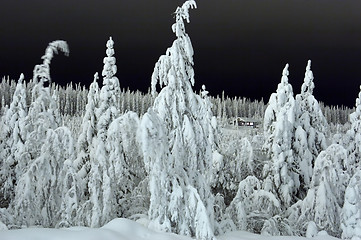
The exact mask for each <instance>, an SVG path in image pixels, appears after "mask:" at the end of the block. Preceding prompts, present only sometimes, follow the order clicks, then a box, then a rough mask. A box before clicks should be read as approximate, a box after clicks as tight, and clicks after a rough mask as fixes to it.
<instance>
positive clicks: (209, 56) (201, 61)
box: [0, 0, 361, 106]
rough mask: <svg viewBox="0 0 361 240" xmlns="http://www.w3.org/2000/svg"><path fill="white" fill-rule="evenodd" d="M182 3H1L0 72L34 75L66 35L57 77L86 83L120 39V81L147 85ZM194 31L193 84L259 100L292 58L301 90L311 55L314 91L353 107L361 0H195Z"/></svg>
mask: <svg viewBox="0 0 361 240" xmlns="http://www.w3.org/2000/svg"><path fill="white" fill-rule="evenodd" d="M182 3H183V1H181V0H152V1H149V0H127V1H125V0H90V1H89V0H88V1H84V0H77V1H68V0H31V1H30V0H2V1H1V7H0V76H4V75H9V76H10V77H11V78H13V79H17V78H18V77H19V75H20V73H24V74H25V78H26V79H30V78H31V77H32V70H33V67H34V65H36V64H39V63H41V59H40V57H41V56H42V55H43V53H44V50H45V48H46V46H47V44H48V43H49V42H51V41H53V40H56V39H63V40H66V41H67V42H68V44H69V46H70V56H69V58H66V57H63V56H56V57H55V58H54V59H53V62H52V65H51V76H52V79H53V81H55V82H57V83H60V84H62V85H64V84H66V83H67V82H70V81H73V82H82V83H84V84H86V85H88V84H89V83H90V82H91V81H92V80H93V75H94V73H95V72H100V73H101V71H102V67H103V57H104V56H105V43H106V41H107V39H108V38H109V36H112V37H113V40H114V41H115V51H116V58H117V66H118V73H117V76H118V78H119V80H120V82H121V85H122V87H125V88H127V87H129V88H130V89H132V90H135V89H139V90H142V91H146V89H147V88H148V87H149V86H150V77H151V74H152V71H153V67H154V64H155V62H156V61H157V60H158V58H159V56H160V55H162V54H164V53H165V51H166V49H167V47H169V46H171V44H172V42H173V40H174V35H173V33H172V31H171V25H172V23H173V21H174V19H173V15H172V13H173V12H174V10H175V9H176V7H177V6H178V5H181V4H182ZM197 4H198V9H196V10H192V11H191V23H190V24H188V25H187V26H186V27H187V32H188V34H189V35H190V38H191V40H192V43H193V47H194V51H195V56H194V58H195V72H196V88H197V89H199V86H201V85H202V84H205V85H206V86H207V88H208V90H209V91H210V92H211V94H212V95H217V94H220V93H221V91H222V90H225V93H226V94H227V95H231V96H242V97H243V96H244V97H250V98H253V99H260V98H262V97H263V98H264V99H265V101H266V102H267V101H268V99H269V96H270V94H271V93H272V92H274V91H275V90H276V88H277V84H278V83H279V82H280V79H281V73H282V69H283V67H284V65H285V64H286V63H289V64H290V69H289V70H290V76H289V81H290V83H291V84H292V85H293V88H294V92H295V93H296V94H297V93H299V91H300V90H299V89H300V86H301V84H302V82H303V78H304V71H305V67H306V64H307V60H308V59H311V60H312V70H313V73H314V76H315V85H316V89H315V96H316V98H317V99H318V100H320V101H324V102H326V103H328V104H339V105H341V104H344V105H348V106H353V105H354V102H355V98H356V97H357V94H358V91H359V85H360V84H361V1H360V0H353V1H350V0H198V1H197Z"/></svg>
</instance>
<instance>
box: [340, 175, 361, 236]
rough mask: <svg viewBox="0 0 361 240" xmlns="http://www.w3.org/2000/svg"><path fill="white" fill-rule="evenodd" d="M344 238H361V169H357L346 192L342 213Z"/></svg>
mask: <svg viewBox="0 0 361 240" xmlns="http://www.w3.org/2000/svg"><path fill="white" fill-rule="evenodd" d="M341 228H342V239H350V240H351V239H361V171H360V169H357V170H356V171H355V175H353V177H352V178H351V180H350V182H349V184H348V186H347V188H346V192H345V202H344V204H343V208H342V213H341Z"/></svg>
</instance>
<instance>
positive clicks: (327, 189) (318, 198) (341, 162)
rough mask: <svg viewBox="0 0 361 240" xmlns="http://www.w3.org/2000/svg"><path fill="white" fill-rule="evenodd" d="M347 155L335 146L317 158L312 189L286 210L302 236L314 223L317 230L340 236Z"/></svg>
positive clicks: (346, 177)
mask: <svg viewBox="0 0 361 240" xmlns="http://www.w3.org/2000/svg"><path fill="white" fill-rule="evenodd" d="M346 164H347V152H346V150H345V149H344V148H343V147H342V146H341V145H338V144H333V145H331V146H329V147H328V148H327V149H326V150H324V151H322V152H321V153H320V154H319V156H318V157H317V158H316V161H315V167H314V171H313V176H312V181H311V187H310V189H309V190H308V192H307V195H306V197H305V199H303V200H300V201H298V202H297V203H296V204H294V205H293V206H291V207H290V209H289V210H288V215H289V217H288V219H289V221H290V222H291V223H295V228H297V229H299V231H300V233H301V234H305V232H306V228H307V224H308V222H310V221H313V222H315V224H316V226H317V228H318V229H319V230H325V231H327V232H328V233H329V234H331V235H332V236H336V237H339V236H340V235H341V229H340V214H341V208H342V206H343V202H344V194H345V189H346V186H347V183H348V180H349V175H348V174H347V171H346Z"/></svg>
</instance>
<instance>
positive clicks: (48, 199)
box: [12, 127, 74, 227]
mask: <svg viewBox="0 0 361 240" xmlns="http://www.w3.org/2000/svg"><path fill="white" fill-rule="evenodd" d="M45 142H46V144H43V146H42V148H41V152H40V155H39V157H38V158H36V159H35V160H34V161H33V162H31V163H30V165H29V168H28V169H26V171H25V172H24V174H23V175H22V176H21V178H20V179H19V181H18V184H17V186H16V188H15V191H16V195H15V199H14V203H13V206H12V209H13V211H14V216H15V217H16V220H17V223H18V224H20V225H27V226H33V225H41V226H43V227H54V226H55V225H56V224H57V222H58V221H59V215H60V206H61V203H62V199H63V182H62V180H63V178H64V177H65V176H62V174H61V173H63V166H64V162H65V161H66V160H70V161H72V160H73V157H74V155H73V154H74V149H73V146H74V144H73V139H72V136H71V133H70V131H69V129H67V128H66V127H60V128H57V129H55V130H51V129H49V130H48V131H47V134H46V137H45Z"/></svg>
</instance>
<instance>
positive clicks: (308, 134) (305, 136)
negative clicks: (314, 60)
mask: <svg viewBox="0 0 361 240" xmlns="http://www.w3.org/2000/svg"><path fill="white" fill-rule="evenodd" d="M313 79H314V78H313V73H312V71H311V60H309V61H308V64H307V67H306V72H305V78H304V82H303V84H302V88H301V93H300V94H298V95H296V131H295V140H294V143H293V149H294V156H295V160H294V161H295V164H296V166H297V167H298V169H299V170H298V171H299V173H300V182H301V186H302V188H303V192H302V193H300V194H299V195H300V197H304V196H305V194H306V192H307V189H308V187H309V185H310V182H311V177H312V169H313V166H314V163H315V159H316V158H317V156H318V155H319V153H320V152H321V151H323V150H325V149H326V147H327V144H326V137H325V135H326V132H327V129H328V124H327V121H326V118H325V117H324V116H323V113H322V111H321V108H320V106H319V104H318V101H317V100H316V99H315V97H314V96H313V89H314V87H315V85H314V83H313Z"/></svg>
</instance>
